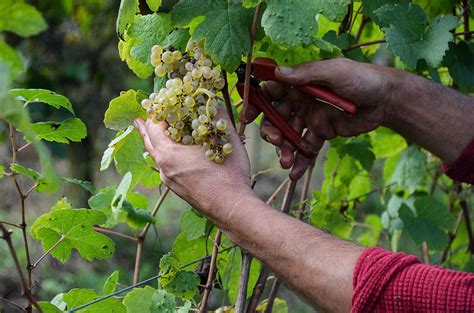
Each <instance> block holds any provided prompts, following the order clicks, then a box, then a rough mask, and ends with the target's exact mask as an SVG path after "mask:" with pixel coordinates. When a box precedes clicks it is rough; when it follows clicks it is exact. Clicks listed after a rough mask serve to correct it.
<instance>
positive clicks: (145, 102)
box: [141, 99, 153, 110]
mask: <svg viewBox="0 0 474 313" xmlns="http://www.w3.org/2000/svg"><path fill="white" fill-rule="evenodd" d="M152 104H153V103H152V102H151V101H150V100H149V99H143V100H142V102H141V105H142V108H144V109H145V110H146V109H148V108H150V107H151V106H152Z"/></svg>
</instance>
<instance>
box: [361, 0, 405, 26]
mask: <svg viewBox="0 0 474 313" xmlns="http://www.w3.org/2000/svg"><path fill="white" fill-rule="evenodd" d="M410 1H411V0H390V1H387V0H362V8H363V12H364V15H365V16H367V17H370V18H371V19H372V20H373V21H374V22H375V23H376V24H378V25H380V26H381V27H385V26H390V21H387V20H383V19H381V18H379V16H378V14H377V9H380V8H381V7H383V6H384V5H387V4H408V3H410Z"/></svg>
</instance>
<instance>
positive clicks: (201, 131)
mask: <svg viewBox="0 0 474 313" xmlns="http://www.w3.org/2000/svg"><path fill="white" fill-rule="evenodd" d="M197 131H198V134H199V135H201V136H202V135H206V134H207V133H208V132H209V129H207V127H206V126H205V125H202V124H201V125H199V127H198V128H197Z"/></svg>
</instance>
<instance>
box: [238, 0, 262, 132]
mask: <svg viewBox="0 0 474 313" xmlns="http://www.w3.org/2000/svg"><path fill="white" fill-rule="evenodd" d="M261 9H262V1H259V2H258V4H257V6H256V8H255V14H254V16H253V20H252V29H251V31H250V50H249V53H248V54H247V64H246V65H245V82H244V99H243V100H244V102H243V108H242V110H245V109H246V108H247V106H248V103H249V93H250V74H251V70H252V68H251V67H252V50H253V42H254V38H255V33H256V32H257V24H258V19H259V16H260V11H261ZM245 127H246V125H245V123H242V124H241V125H240V129H239V136H240V137H241V138H242V137H243V136H244V133H245Z"/></svg>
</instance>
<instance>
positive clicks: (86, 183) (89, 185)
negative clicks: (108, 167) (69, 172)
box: [61, 177, 95, 194]
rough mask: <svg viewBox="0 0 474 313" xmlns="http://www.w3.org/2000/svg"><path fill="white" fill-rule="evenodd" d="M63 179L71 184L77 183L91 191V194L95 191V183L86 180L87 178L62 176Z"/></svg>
mask: <svg viewBox="0 0 474 313" xmlns="http://www.w3.org/2000/svg"><path fill="white" fill-rule="evenodd" d="M61 180H62V181H65V182H67V183H70V184H74V185H77V186H79V187H81V188H82V189H84V190H85V191H88V192H90V193H91V194H94V193H95V186H94V184H93V183H91V182H89V181H86V180H80V179H77V178H72V177H61Z"/></svg>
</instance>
